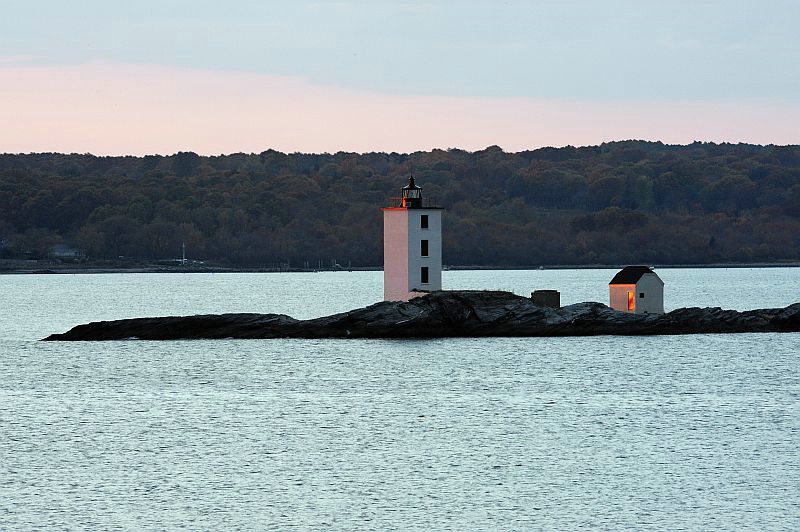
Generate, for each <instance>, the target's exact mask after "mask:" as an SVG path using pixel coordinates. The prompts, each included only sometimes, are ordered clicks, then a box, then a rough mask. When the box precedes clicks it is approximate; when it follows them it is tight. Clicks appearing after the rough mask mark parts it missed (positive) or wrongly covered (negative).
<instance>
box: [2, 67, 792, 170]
mask: <svg viewBox="0 0 800 532" xmlns="http://www.w3.org/2000/svg"><path fill="white" fill-rule="evenodd" d="M398 92H400V91H398ZM0 124H2V127H0V152H5V153H18V152H43V151H57V152H76V153H86V152H89V153H94V154H97V155H143V154H152V153H159V154H171V153H174V152H176V151H182V150H183V151H187V150H191V151H195V152H197V153H200V154H220V153H232V152H261V151H263V150H266V149H269V148H272V149H276V150H280V151H284V152H295V151H301V152H336V151H340V150H342V151H356V152H368V151H387V152H391V151H396V152H411V151H415V150H429V149H431V148H443V149H447V148H462V149H467V150H476V149H482V148H485V147H487V146H490V145H495V144H496V145H499V146H501V147H502V148H503V149H505V150H506V151H519V150H525V149H534V148H538V147H542V146H564V145H568V144H571V145H576V146H579V145H592V144H599V143H601V142H605V141H612V140H624V139H646V140H660V141H663V142H666V143H674V144H685V143H690V142H692V141H694V140H701V141H714V142H733V143H736V142H750V143H758V144H769V143H773V144H795V143H800V126H799V125H798V124H800V106H798V105H797V104H789V103H787V104H780V103H775V102H771V101H767V100H764V101H760V100H741V99H737V100H727V101H720V100H715V101H713V102H709V103H702V102H699V101H697V100H693V101H692V102H690V103H681V102H680V101H674V100H664V101H652V102H647V101H642V100H637V101H635V102H633V103H622V102H609V101H590V100H582V101H568V100H554V99H530V98H476V97H445V96H413V95H399V94H398V95H392V94H386V93H382V92H369V91H365V90H359V89H349V88H347V89H346V88H339V87H335V86H321V85H314V84H311V83H308V82H304V81H303V80H302V79H300V78H291V77H278V76H269V75H261V74H245V73H235V72H226V71H214V70H191V69H183V68H171V67H163V66H149V65H133V64H123V63H99V62H98V63H86V64H82V65H76V66H30V64H29V63H26V64H21V63H18V62H16V61H6V62H2V61H0Z"/></svg>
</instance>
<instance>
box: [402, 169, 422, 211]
mask: <svg viewBox="0 0 800 532" xmlns="http://www.w3.org/2000/svg"><path fill="white" fill-rule="evenodd" d="M402 199H403V207H411V208H420V207H422V188H420V187H418V186H417V184H416V183H414V176H413V175H412V176H411V177H409V178H408V185H406V186H404V187H403V197H402Z"/></svg>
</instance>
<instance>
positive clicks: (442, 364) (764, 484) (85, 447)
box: [0, 268, 800, 530]
mask: <svg viewBox="0 0 800 532" xmlns="http://www.w3.org/2000/svg"><path fill="white" fill-rule="evenodd" d="M613 273H614V272H612V271H608V270H587V271H534V272H488V271H487V272H473V271H468V272H461V271H459V272H455V271H453V272H445V279H444V281H445V285H446V286H447V287H449V288H501V289H509V290H513V291H516V292H517V293H528V292H530V291H531V290H533V289H537V288H557V289H560V290H561V291H562V302H563V303H564V304H569V303H573V302H578V301H583V300H599V301H606V298H607V288H606V286H605V284H606V283H607V282H608V280H609V279H610V277H611V276H612V275H613ZM659 274H660V275H661V277H662V278H663V279H664V281H665V283H666V306H667V308H668V310H669V309H671V308H676V307H681V306H722V307H727V308H737V309H741V310H744V309H748V308H758V307H768V306H785V305H787V304H789V303H792V302H796V301H800V269H791V268H776V269H749V270H745V269H728V270H724V269H719V270H678V269H675V270H669V269H664V270H659ZM380 279H381V278H380V273H379V272H354V273H347V272H341V273H326V274H263V275H260V274H242V275H234V274H231V275H219V274H217V275H205V274H191V275H177V274H173V275H158V274H142V275H136V274H123V275H66V276H62V275H59V276H3V277H0V288H1V289H2V290H1V291H0V311H2V312H1V313H0V529H33V528H60V529H75V528H83V529H86V528H89V529H105V528H125V529H139V528H168V529H171V528H178V527H186V528H191V529H221V528H225V529H229V528H235V529H264V528H267V529H276V530H286V529H292V528H301V529H320V528H322V529H325V528H328V529H337V530H338V529H358V530H385V529H420V528H427V529H437V530H438V529H453V530H463V529H489V528H491V529H506V530H509V529H575V528H578V527H592V528H611V529H632V528H635V529H643V528H659V529H665V528H666V529H718V530H729V529H741V528H758V529H773V530H792V529H798V528H800V489H798V486H800V452H799V451H798V444H800V407H799V406H798V404H800V403H799V401H800V360H799V358H800V357H799V356H798V354H797V352H798V339H800V335H798V334H783V335H781V334H741V335H719V336H715V335H699V336H671V337H644V338H635V337H634V338H626V337H600V338H537V339H520V338H502V339H446V340H407V341H402V340H393V341H382V340H350V341H348V340H277V341H276V340H252V341H182V342H106V343H64V344H60V343H43V342H37V341H36V339H37V338H41V337H43V336H46V335H47V334H50V333H51V332H57V331H63V330H66V329H68V328H69V327H71V326H73V325H75V324H77V323H81V322H84V321H91V320H95V319H112V318H122V317H131V316H144V315H166V314H193V313H202V312H240V311H252V312H285V313H288V314H290V315H293V316H295V317H302V318H305V317H311V316H318V315H323V314H327V313H331V312H337V311H342V310H347V309H349V308H353V307H357V306H362V305H365V304H368V303H371V302H374V301H375V300H377V299H379V298H380V293H381V282H380ZM734 287H735V288H734Z"/></svg>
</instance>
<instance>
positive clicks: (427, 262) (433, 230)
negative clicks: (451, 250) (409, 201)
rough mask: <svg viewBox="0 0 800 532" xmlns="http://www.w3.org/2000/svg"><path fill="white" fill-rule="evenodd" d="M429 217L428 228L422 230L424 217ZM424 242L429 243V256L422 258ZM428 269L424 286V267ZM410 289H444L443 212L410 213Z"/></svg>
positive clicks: (415, 211)
mask: <svg viewBox="0 0 800 532" xmlns="http://www.w3.org/2000/svg"><path fill="white" fill-rule="evenodd" d="M423 215H427V216H428V228H427V229H422V216H423ZM422 240H427V241H428V256H427V257H423V256H422V249H421V248H422V245H421V242H422ZM423 266H427V267H428V283H427V284H422V279H421V272H422V267H423ZM408 289H409V290H414V289H420V290H427V291H432V290H441V289H442V211H441V210H439V209H409V211H408Z"/></svg>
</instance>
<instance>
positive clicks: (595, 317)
mask: <svg viewBox="0 0 800 532" xmlns="http://www.w3.org/2000/svg"><path fill="white" fill-rule="evenodd" d="M798 331H800V303H795V304H793V305H790V306H788V307H786V308H777V309H760V310H749V311H744V312H739V311H736V310H723V309H721V308H697V307H695V308H682V309H677V310H673V311H672V312H669V313H666V314H649V315H636V314H629V313H625V312H619V311H616V310H613V309H611V308H609V307H608V306H606V305H603V304H602V303H577V304H574V305H569V306H565V307H560V308H550V307H546V306H540V305H537V304H535V303H534V302H533V301H532V300H531V299H530V298H527V297H523V296H519V295H516V294H512V293H510V292H499V291H439V292H432V293H430V294H426V295H425V296H422V297H417V298H414V299H412V300H410V301H408V302H395V301H383V302H380V303H375V304H374V305H370V306H368V307H365V308H361V309H357V310H353V311H350V312H344V313H341V314H334V315H332V316H325V317H322V318H314V319H310V320H297V319H294V318H292V317H290V316H286V315H283V314H220V315H201V316H185V317H158V318H135V319H126V320H116V321H101V322H93V323H87V324H84V325H78V326H77V327H74V328H72V329H71V330H69V331H67V332H66V333H62V334H53V335H50V336H48V337H47V338H45V339H44V340H46V341H71V340H74V341H87V340H133V339H138V340H184V339H222V338H442V337H470V336H472V337H477V336H593V335H656V334H702V333H743V332H798Z"/></svg>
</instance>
